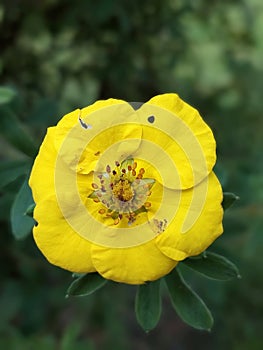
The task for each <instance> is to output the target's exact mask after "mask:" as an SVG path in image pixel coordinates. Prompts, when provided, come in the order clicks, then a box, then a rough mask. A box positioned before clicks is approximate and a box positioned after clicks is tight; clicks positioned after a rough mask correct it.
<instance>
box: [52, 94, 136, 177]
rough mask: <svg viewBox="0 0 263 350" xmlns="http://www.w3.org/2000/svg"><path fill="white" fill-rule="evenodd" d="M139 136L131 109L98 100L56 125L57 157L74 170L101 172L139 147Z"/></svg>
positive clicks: (112, 100)
mask: <svg viewBox="0 0 263 350" xmlns="http://www.w3.org/2000/svg"><path fill="white" fill-rule="evenodd" d="M141 134H142V128H141V125H140V124H139V122H138V117H137V114H136V113H135V111H134V109H133V108H132V107H131V106H130V105H129V104H128V103H126V102H124V101H121V100H114V99H109V100H106V101H98V102H96V103H95V104H94V105H91V106H89V107H86V108H84V109H82V110H76V111H74V112H72V113H70V114H68V115H66V116H64V117H63V118H62V119H61V121H60V122H59V123H58V125H57V126H56V148H57V150H58V153H59V157H60V158H62V159H63V160H64V162H65V163H66V164H67V165H68V166H69V167H70V168H71V169H72V170H74V171H77V172H79V173H84V174H88V173H89V172H91V171H93V170H97V171H103V170H105V167H106V165H107V163H108V162H109V161H110V162H112V163H113V164H112V165H114V161H115V160H118V161H122V160H123V159H125V158H126V157H128V156H130V154H131V152H133V151H134V150H135V149H137V148H138V146H139V144H140V139H141Z"/></svg>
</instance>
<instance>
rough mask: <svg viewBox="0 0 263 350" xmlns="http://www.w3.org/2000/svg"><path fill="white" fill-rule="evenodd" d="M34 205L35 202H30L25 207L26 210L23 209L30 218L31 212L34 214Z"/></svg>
mask: <svg viewBox="0 0 263 350" xmlns="http://www.w3.org/2000/svg"><path fill="white" fill-rule="evenodd" d="M35 207H36V205H35V203H32V204H30V205H29V206H28V207H27V210H26V211H25V214H26V215H28V216H31V218H32V217H33V214H34V209H35Z"/></svg>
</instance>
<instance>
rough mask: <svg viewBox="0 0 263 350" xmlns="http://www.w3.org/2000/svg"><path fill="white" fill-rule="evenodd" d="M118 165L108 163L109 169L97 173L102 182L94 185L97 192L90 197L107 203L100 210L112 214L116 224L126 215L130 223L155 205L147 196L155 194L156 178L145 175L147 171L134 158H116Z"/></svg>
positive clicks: (103, 213)
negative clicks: (120, 161)
mask: <svg viewBox="0 0 263 350" xmlns="http://www.w3.org/2000/svg"><path fill="white" fill-rule="evenodd" d="M115 165H116V167H115V169H114V170H111V167H110V166H109V165H107V166H106V169H105V170H106V171H105V172H102V173H99V174H98V175H97V178H98V179H99V182H100V183H99V184H98V183H95V182H94V183H93V184H92V187H93V189H94V191H93V192H92V194H91V195H89V198H92V199H93V201H94V202H96V203H102V204H103V208H100V209H99V210H98V213H99V214H101V215H106V217H109V216H111V217H112V218H113V220H114V224H115V225H117V224H118V223H119V222H120V220H122V219H123V218H125V217H126V218H127V219H128V225H130V224H132V223H133V222H134V221H135V220H136V215H138V214H139V213H142V212H147V210H149V208H150V207H151V203H150V202H148V201H147V197H148V196H150V195H151V191H150V189H151V187H152V186H153V184H154V182H155V180H154V179H147V178H143V175H144V173H145V170H144V169H143V168H141V169H139V171H136V168H137V163H136V162H134V160H133V159H126V160H125V161H123V162H122V163H121V164H120V163H119V162H118V161H116V162H115Z"/></svg>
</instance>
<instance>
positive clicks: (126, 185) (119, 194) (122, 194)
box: [112, 180, 134, 202]
mask: <svg viewBox="0 0 263 350" xmlns="http://www.w3.org/2000/svg"><path fill="white" fill-rule="evenodd" d="M112 194H113V195H114V196H115V197H116V198H118V199H119V200H120V201H123V202H128V201H130V200H131V199H132V198H133V195H134V193H133V190H132V188H131V184H130V182H129V181H128V180H120V181H119V182H117V183H116V184H114V185H113V189H112Z"/></svg>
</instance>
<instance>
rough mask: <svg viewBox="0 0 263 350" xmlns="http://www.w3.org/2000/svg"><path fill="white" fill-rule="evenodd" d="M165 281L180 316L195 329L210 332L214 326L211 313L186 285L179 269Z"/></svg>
mask: <svg viewBox="0 0 263 350" xmlns="http://www.w3.org/2000/svg"><path fill="white" fill-rule="evenodd" d="M165 281H166V284H167V287H168V290H169V294H170V297H171V301H172V305H173V307H174V308H175V310H176V312H177V314H178V316H180V317H181V319H182V320H183V321H184V322H186V323H187V324H189V325H190V326H192V327H194V328H197V329H205V330H210V329H211V327H212V325H213V317H212V315H211V312H210V311H209V309H208V308H207V306H206V305H205V303H204V302H203V300H202V299H201V298H200V297H199V296H198V295H197V294H196V293H195V292H194V291H193V290H192V289H191V287H190V286H189V285H188V284H186V282H185V281H184V279H183V277H182V276H181V274H180V272H179V271H178V268H177V269H174V270H173V271H172V272H171V273H170V274H169V275H167V276H166V277H165Z"/></svg>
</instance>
